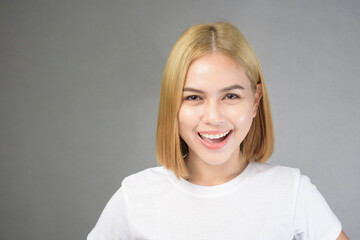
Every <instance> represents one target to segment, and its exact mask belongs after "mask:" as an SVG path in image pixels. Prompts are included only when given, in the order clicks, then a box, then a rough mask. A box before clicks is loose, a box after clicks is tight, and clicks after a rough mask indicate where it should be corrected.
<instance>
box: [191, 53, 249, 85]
mask: <svg viewBox="0 0 360 240" xmlns="http://www.w3.org/2000/svg"><path fill="white" fill-rule="evenodd" d="M234 84H240V85H241V86H243V87H244V88H245V87H249V86H250V81H249V79H248V78H247V76H246V74H245V70H244V68H243V67H242V66H241V65H240V64H238V63H237V62H235V61H234V60H232V59H231V58H230V57H228V56H226V55H223V54H220V53H211V54H207V55H205V56H202V57H200V58H198V59H196V60H194V61H193V62H192V63H191V64H190V67H189V69H188V72H187V74H186V79H185V86H186V87H188V86H191V87H198V88H200V87H201V88H222V87H226V86H228V85H234Z"/></svg>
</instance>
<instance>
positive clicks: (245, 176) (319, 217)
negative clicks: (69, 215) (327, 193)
mask: <svg viewBox="0 0 360 240" xmlns="http://www.w3.org/2000/svg"><path fill="white" fill-rule="evenodd" d="M341 229H342V227H341V223H340V222H339V220H338V219H337V217H336V216H335V215H334V213H333V212H332V211H331V209H330V208H329V206H328V204H327V203H326V201H325V199H324V198H323V197H322V195H321V194H320V193H319V191H318V190H317V189H316V187H315V186H314V185H313V184H312V183H311V182H310V179H309V178H308V177H307V176H304V175H301V173H300V171H299V170H298V169H295V168H289V167H282V166H271V165H268V164H260V163H257V162H254V161H252V162H250V163H249V164H248V166H247V167H246V169H245V170H244V171H243V172H242V173H241V174H240V175H238V176H237V177H236V178H234V179H232V180H230V181H228V182H226V183H224V184H221V185H217V186H200V185H195V184H192V183H190V182H188V181H186V180H185V179H183V178H181V179H180V180H179V179H177V178H176V176H175V174H174V173H173V172H172V171H171V170H167V169H165V168H164V167H162V166H159V167H154V168H149V169H146V170H144V171H141V172H139V173H136V174H133V175H131V176H129V177H126V178H125V179H124V180H123V182H122V186H121V188H120V189H119V190H118V191H117V192H116V193H115V194H114V195H113V197H112V198H111V199H110V201H109V202H108V204H107V205H106V207H105V209H104V210H103V212H102V214H101V216H100V218H99V220H98V222H97V224H96V226H95V228H94V229H93V230H92V231H91V232H90V233H89V235H88V238H87V239H88V240H120V239H122V240H125V239H141V240H176V239H179V240H192V239H194V240H212V239H214V240H215V239H216V240H219V239H224V240H227V239H229V240H230V239H237V240H239V239H244V240H255V239H259V240H260V239H261V240H264V239H266V240H271V239H274V240H282V239H288V240H292V239H293V238H295V239H306V240H310V239H314V240H315V239H316V240H334V239H336V238H337V237H338V236H339V234H340V232H341Z"/></svg>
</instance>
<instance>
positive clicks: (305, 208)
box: [294, 175, 342, 240]
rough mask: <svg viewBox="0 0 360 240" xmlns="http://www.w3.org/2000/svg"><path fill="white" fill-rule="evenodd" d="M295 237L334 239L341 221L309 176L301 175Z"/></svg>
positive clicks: (309, 239) (310, 239) (339, 230)
mask: <svg viewBox="0 0 360 240" xmlns="http://www.w3.org/2000/svg"><path fill="white" fill-rule="evenodd" d="M294 226H295V235H294V237H295V239H297V240H300V239H301V240H335V239H336V238H337V237H338V236H339V234H340V232H341V229H342V227H341V223H340V221H339V220H338V218H337V217H336V216H335V214H334V213H333V212H332V211H331V209H330V207H329V205H328V204H327V202H326V201H325V199H324V197H323V196H322V195H321V193H320V192H319V191H318V190H317V188H316V186H315V185H313V184H312V183H311V181H310V179H309V177H307V176H305V175H302V176H301V178H300V182H299V187H298V194H297V200H296V205H295V218H294Z"/></svg>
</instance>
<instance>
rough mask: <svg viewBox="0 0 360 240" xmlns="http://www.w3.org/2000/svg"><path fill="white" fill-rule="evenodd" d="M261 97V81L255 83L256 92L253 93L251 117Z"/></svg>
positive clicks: (254, 114) (255, 111) (254, 113)
mask: <svg viewBox="0 0 360 240" xmlns="http://www.w3.org/2000/svg"><path fill="white" fill-rule="evenodd" d="M261 97H262V85H261V83H258V84H256V92H255V93H254V108H253V118H254V117H255V116H256V113H257V109H258V106H259V103H260V100H261Z"/></svg>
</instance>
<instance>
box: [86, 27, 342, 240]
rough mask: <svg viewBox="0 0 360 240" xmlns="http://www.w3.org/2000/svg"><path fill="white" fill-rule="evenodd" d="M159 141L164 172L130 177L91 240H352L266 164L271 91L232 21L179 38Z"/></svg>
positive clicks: (286, 172)
mask: <svg viewBox="0 0 360 240" xmlns="http://www.w3.org/2000/svg"><path fill="white" fill-rule="evenodd" d="M156 143H157V156H158V162H159V163H160V165H162V166H159V167H154V168H150V169H146V170H144V171H142V172H139V173H136V174H133V175H131V176H129V177H127V178H125V179H124V181H123V183H122V186H121V188H120V189H119V190H118V191H117V192H116V193H115V194H114V196H113V197H112V198H111V199H110V201H109V202H108V204H107V205H106V207H105V209H104V211H103V213H102V214H101V216H100V219H99V220H98V222H97V224H96V226H95V228H94V229H93V230H92V231H91V233H90V234H89V235H88V239H92V240H100V239H101V240H104V239H114V240H115V239H156V240H161V239H167V240H168V239H182V240H184V239H186V240H189V239H197V240H199V239H204V240H205V239H206V240H209V239H210V240H211V239H246V240H248V239H276V240H278V239H293V238H295V239H348V238H347V237H346V235H345V234H344V233H343V232H342V227H341V224H340V222H339V220H338V219H337V217H336V216H335V215H334V214H333V212H332V211H331V209H330V208H329V206H328V205H327V203H326V201H325V200H324V198H323V197H322V196H321V194H320V193H319V192H318V191H317V189H316V187H315V186H314V185H312V184H311V182H310V180H309V178H308V177H306V176H304V175H301V173H300V171H299V170H298V169H294V168H288V167H281V166H271V165H268V164H264V162H265V161H266V160H268V158H269V157H270V155H271V153H272V151H273V143H274V136H273V127H272V120H271V113H270V105H269V100H268V96H267V91H266V86H265V82H264V79H263V75H262V71H261V68H260V64H259V62H258V59H257V57H256V56H255V54H254V52H253V50H252V49H251V47H250V45H249V44H248V42H247V40H246V39H245V37H244V36H243V35H242V34H241V33H240V32H239V30H237V29H236V28H235V27H234V26H233V25H231V24H229V23H225V22H219V23H215V24H199V25H196V26H193V27H191V28H190V29H188V30H187V31H185V32H184V33H183V34H182V36H181V37H180V38H179V40H178V41H177V42H176V44H175V46H174V47H173V49H172V51H171V53H170V55H169V58H168V61H167V64H166V67H165V70H164V75H163V79H162V85H161V96H160V106H159V116H158V126H157V142H156Z"/></svg>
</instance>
